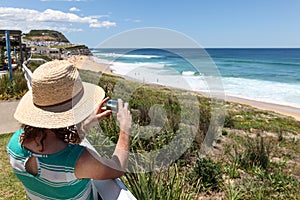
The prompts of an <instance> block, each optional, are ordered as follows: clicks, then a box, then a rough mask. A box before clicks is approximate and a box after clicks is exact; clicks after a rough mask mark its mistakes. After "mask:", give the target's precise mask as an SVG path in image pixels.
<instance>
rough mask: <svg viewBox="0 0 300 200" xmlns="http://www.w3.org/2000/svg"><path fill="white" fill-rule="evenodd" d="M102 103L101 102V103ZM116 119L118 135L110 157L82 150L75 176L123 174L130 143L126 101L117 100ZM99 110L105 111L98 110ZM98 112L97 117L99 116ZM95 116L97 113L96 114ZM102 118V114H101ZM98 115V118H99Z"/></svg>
mask: <svg viewBox="0 0 300 200" xmlns="http://www.w3.org/2000/svg"><path fill="white" fill-rule="evenodd" d="M104 101H107V100H104ZM102 105H103V104H102ZM118 106H119V110H118V114H117V120H118V121H119V125H120V135H119V139H118V142H117V145H116V148H115V151H114V155H113V158H112V159H106V158H99V156H98V157H96V156H93V153H92V152H89V151H88V150H87V149H86V150H84V152H83V153H82V155H81V156H80V157H79V159H78V161H77V162H76V166H75V175H76V177H77V178H92V179H95V180H101V179H113V178H118V177H120V176H122V175H123V174H124V171H125V169H126V166H127V161H128V152H129V144H130V136H129V134H130V127H131V114H130V111H129V110H128V103H124V104H123V102H122V100H120V99H119V100H118ZM98 110H99V112H102V113H103V112H105V111H103V110H102V111H100V109H99V108H98ZM99 114H100V113H98V117H99ZM96 116H97V115H96ZM101 118H103V116H101ZM101 118H100V117H99V118H98V119H101Z"/></svg>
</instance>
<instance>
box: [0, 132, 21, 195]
mask: <svg viewBox="0 0 300 200" xmlns="http://www.w3.org/2000/svg"><path fill="white" fill-rule="evenodd" d="M11 135H12V134H4V135H0V177H1V179H0V199H3V200H4V199H5V200H7V199H15V200H21V199H27V198H26V194H25V190H24V188H23V185H22V184H21V182H20V181H19V180H18V179H17V177H16V176H15V174H14V173H13V171H12V168H11V166H10V164H9V158H8V155H7V153H6V150H5V149H6V145H7V143H8V141H9V139H10V137H11Z"/></svg>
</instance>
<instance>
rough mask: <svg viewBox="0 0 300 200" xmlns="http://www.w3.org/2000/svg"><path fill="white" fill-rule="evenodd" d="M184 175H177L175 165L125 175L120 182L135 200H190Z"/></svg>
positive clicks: (193, 194) (192, 196)
mask: <svg viewBox="0 0 300 200" xmlns="http://www.w3.org/2000/svg"><path fill="white" fill-rule="evenodd" d="M185 179H186V173H182V172H181V173H179V171H178V168H177V166H176V165H173V166H170V167H168V168H167V169H164V168H160V169H159V170H156V171H152V172H145V173H126V174H125V176H123V177H122V180H123V181H124V183H125V184H126V186H127V187H128V189H129V190H130V191H131V192H132V193H133V195H134V196H135V197H136V198H137V199H145V200H152V199H158V200H160V199H161V200H172V199H178V200H189V199H190V200H192V199H196V195H197V193H192V192H191V189H190V188H189V187H188V186H187V185H186V182H185Z"/></svg>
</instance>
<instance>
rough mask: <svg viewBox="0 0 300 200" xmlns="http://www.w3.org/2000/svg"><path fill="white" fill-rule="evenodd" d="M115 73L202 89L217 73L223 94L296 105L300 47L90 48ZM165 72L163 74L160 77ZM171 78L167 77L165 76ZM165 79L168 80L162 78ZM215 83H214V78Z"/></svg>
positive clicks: (299, 100) (299, 86)
mask: <svg viewBox="0 0 300 200" xmlns="http://www.w3.org/2000/svg"><path fill="white" fill-rule="evenodd" d="M92 52H93V54H94V56H95V57H96V60H98V61H99V62H108V63H111V64H112V66H111V69H112V70H113V71H114V72H115V73H118V74H121V75H126V76H131V77H133V78H139V77H142V78H141V79H143V81H145V76H138V75H141V74H148V75H147V77H146V79H147V78H148V79H149V81H148V82H156V83H158V84H164V85H170V86H177V87H178V86H179V85H182V83H176V81H174V80H176V78H177V79H182V78H183V79H184V80H185V81H186V83H187V84H183V85H185V86H184V87H185V88H186V89H191V90H195V91H204V92H205V91H206V92H207V90H209V89H210V88H209V87H208V86H207V83H206V81H205V80H206V79H205V77H212V79H213V78H215V80H217V78H221V81H222V82H221V83H222V88H223V91H224V93H225V95H230V96H237V97H242V98H247V99H252V100H258V101H264V102H270V103H276V104H282V105H289V106H294V107H298V108H300V49H206V50H199V49H176V50H174V49H173V50H172V49H167V50H160V49H138V50H125V49H93V50H92ZM164 77H168V78H164ZM170 77H171V78H170ZM164 79H166V80H167V82H166V81H165V82H162V80H164ZM218 84H219V83H218Z"/></svg>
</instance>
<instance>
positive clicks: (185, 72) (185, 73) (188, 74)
mask: <svg viewBox="0 0 300 200" xmlns="http://www.w3.org/2000/svg"><path fill="white" fill-rule="evenodd" d="M195 73H196V72H194V71H183V72H181V74H182V76H193V75H195Z"/></svg>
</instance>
